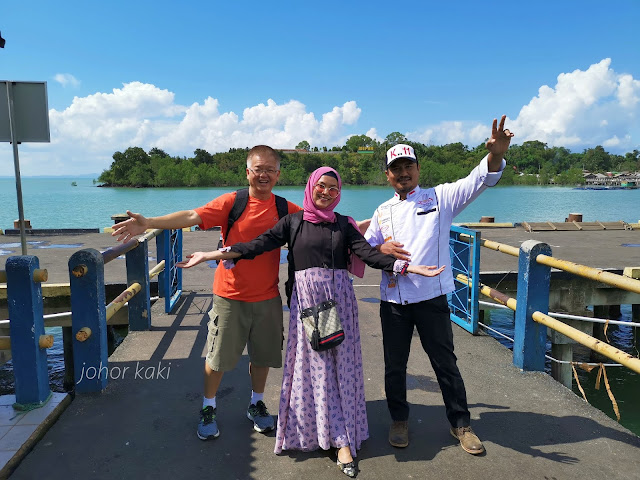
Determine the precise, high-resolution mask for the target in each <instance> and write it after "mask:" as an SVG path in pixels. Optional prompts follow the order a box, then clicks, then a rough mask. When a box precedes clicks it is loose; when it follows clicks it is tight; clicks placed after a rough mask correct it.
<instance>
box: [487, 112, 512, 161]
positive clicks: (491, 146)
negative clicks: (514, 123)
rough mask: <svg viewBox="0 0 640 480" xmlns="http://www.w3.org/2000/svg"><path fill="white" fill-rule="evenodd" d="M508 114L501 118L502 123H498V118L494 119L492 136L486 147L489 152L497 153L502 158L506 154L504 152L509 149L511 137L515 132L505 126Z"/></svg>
mask: <svg viewBox="0 0 640 480" xmlns="http://www.w3.org/2000/svg"><path fill="white" fill-rule="evenodd" d="M506 118H507V116H506V115H503V116H502V118H501V119H500V125H498V120H497V119H495V118H494V119H493V126H492V127H491V138H490V139H489V140H488V141H487V143H486V147H487V150H489V152H491V153H492V154H493V155H497V156H499V157H500V158H502V157H503V156H504V154H505V153H506V152H507V150H508V149H509V144H510V143H511V137H513V133H512V132H511V131H510V130H509V129H508V128H507V129H505V128H504V121H505V120H506Z"/></svg>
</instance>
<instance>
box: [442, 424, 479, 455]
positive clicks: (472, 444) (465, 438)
mask: <svg viewBox="0 0 640 480" xmlns="http://www.w3.org/2000/svg"><path fill="white" fill-rule="evenodd" d="M450 431H451V435H453V436H454V437H455V438H457V439H458V440H460V446H461V447H462V449H463V450H464V451H465V452H467V453H470V454H472V455H479V454H481V453H482V452H484V446H483V445H482V442H481V441H480V439H479V438H478V436H477V435H476V434H475V433H473V430H471V427H457V428H453V427H452V428H451V430H450Z"/></svg>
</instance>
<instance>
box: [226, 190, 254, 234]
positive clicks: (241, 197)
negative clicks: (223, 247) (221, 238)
mask: <svg viewBox="0 0 640 480" xmlns="http://www.w3.org/2000/svg"><path fill="white" fill-rule="evenodd" d="M248 202H249V189H248V188H241V189H240V190H236V198H235V200H234V201H233V206H232V207H231V211H230V212H229V218H228V219H227V237H228V236H229V230H231V227H232V226H233V224H234V223H236V220H238V219H239V218H240V215H242V212H244V209H245V208H247V203H248Z"/></svg>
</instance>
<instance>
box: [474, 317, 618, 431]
mask: <svg viewBox="0 0 640 480" xmlns="http://www.w3.org/2000/svg"><path fill="white" fill-rule="evenodd" d="M478 325H481V326H483V327H484V328H486V329H487V330H490V331H492V332H493V333H495V334H496V335H499V336H500V337H503V338H506V339H507V340H511V341H512V342H513V338H511V337H508V336H507V335H505V334H503V333H501V332H499V331H498V330H496V329H494V328H491V327H489V326H487V325H485V324H484V323H481V322H478ZM544 357H545V358H547V359H549V360H551V361H552V362H556V363H565V364H566V363H569V364H571V369H572V370H573V378H575V379H576V385H578V389H579V390H580V393H581V394H582V398H584V401H585V402H587V403H589V400H587V395H586V394H585V393H584V389H583V388H582V385H581V384H580V379H579V378H578V372H577V371H576V367H575V366H576V365H578V366H579V367H580V368H582V369H583V370H586V371H587V372H590V371H591V370H593V369H594V368H596V367H600V370H599V371H598V377H597V378H596V385H595V388H596V390H600V377H601V376H602V375H604V384H605V387H606V389H607V395H609V399H610V400H611V405H613V411H614V413H615V414H616V418H617V419H618V422H619V421H620V410H619V409H618V402H616V399H615V397H614V396H613V392H612V391H611V386H610V385H609V379H608V378H607V370H606V369H605V367H623V366H624V365H622V364H620V363H584V362H569V361H566V360H558V359H556V358H553V357H552V356H550V355H545V356H544Z"/></svg>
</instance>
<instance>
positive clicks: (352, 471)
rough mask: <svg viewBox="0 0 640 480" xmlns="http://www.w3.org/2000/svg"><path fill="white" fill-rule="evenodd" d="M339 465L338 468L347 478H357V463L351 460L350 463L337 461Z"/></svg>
mask: <svg viewBox="0 0 640 480" xmlns="http://www.w3.org/2000/svg"><path fill="white" fill-rule="evenodd" d="M336 461H337V463H338V468H339V469H340V471H341V472H342V473H344V474H345V475H346V476H347V477H350V478H356V476H357V475H358V468H357V467H356V462H354V461H353V460H351V461H350V462H349V463H342V462H341V461H340V460H336Z"/></svg>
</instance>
